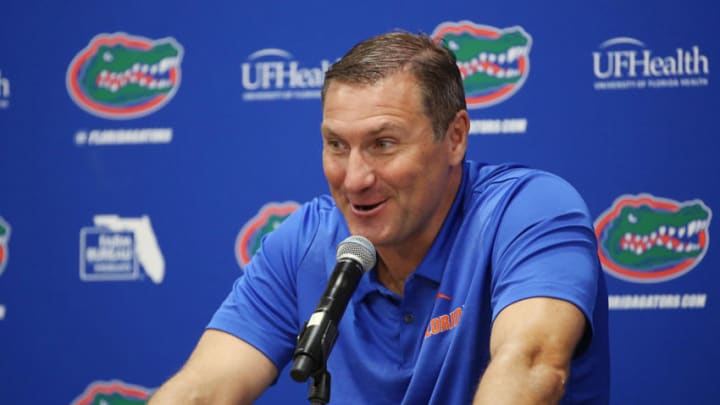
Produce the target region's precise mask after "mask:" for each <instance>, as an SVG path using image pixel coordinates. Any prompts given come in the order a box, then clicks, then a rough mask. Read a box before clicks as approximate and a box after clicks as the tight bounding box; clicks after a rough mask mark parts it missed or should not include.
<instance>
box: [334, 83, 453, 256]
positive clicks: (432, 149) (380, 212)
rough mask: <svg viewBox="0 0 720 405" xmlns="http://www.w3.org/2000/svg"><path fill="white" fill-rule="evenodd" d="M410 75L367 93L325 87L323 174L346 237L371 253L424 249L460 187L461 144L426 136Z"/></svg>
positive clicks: (365, 88) (428, 130)
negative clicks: (362, 240)
mask: <svg viewBox="0 0 720 405" xmlns="http://www.w3.org/2000/svg"><path fill="white" fill-rule="evenodd" d="M433 135H434V134H433V130H432V124H431V122H430V119H429V118H428V117H427V115H425V112H424V110H423V107H422V103H421V94H420V90H419V88H418V86H417V84H416V80H415V78H414V76H413V75H411V74H409V73H405V72H400V73H397V74H394V75H391V76H389V77H387V78H385V79H383V80H381V81H379V82H378V83H376V84H374V85H354V84H346V83H342V82H331V83H330V85H329V87H328V89H327V92H326V96H325V104H324V107H323V123H322V136H323V168H324V171H325V177H326V178H327V180H328V184H329V186H330V192H331V193H332V196H333V198H334V199H335V203H336V204H337V206H338V208H339V209H340V211H341V212H342V213H343V215H344V216H345V219H346V221H347V223H348V226H349V228H350V232H351V233H352V234H355V235H363V236H365V237H367V238H368V239H370V241H372V242H373V244H375V245H376V246H377V247H378V248H383V247H387V248H401V247H419V246H429V244H430V243H432V240H433V239H434V238H435V235H436V234H437V232H438V231H439V229H440V227H441V226H442V222H443V220H444V218H445V215H446V214H447V211H448V210H449V208H450V206H451V205H452V202H453V199H454V197H455V190H456V188H457V185H458V183H459V181H460V173H461V172H460V170H461V169H460V164H461V162H462V158H463V155H464V151H465V143H464V137H463V139H462V142H460V143H458V140H457V138H458V137H456V136H448V134H446V136H445V138H444V139H443V140H442V141H436V140H435V139H434V136H433Z"/></svg>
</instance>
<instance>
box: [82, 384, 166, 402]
mask: <svg viewBox="0 0 720 405" xmlns="http://www.w3.org/2000/svg"><path fill="white" fill-rule="evenodd" d="M151 392H152V390H150V389H148V388H145V387H141V386H138V385H133V384H127V383H124V382H122V381H119V380H112V381H95V382H93V383H92V384H90V385H89V386H88V387H87V389H86V390H85V392H83V393H82V394H81V395H80V396H79V397H77V398H75V400H74V401H73V402H72V403H71V404H70V405H96V404H102V405H141V404H146V403H147V401H148V398H150V393H151Z"/></svg>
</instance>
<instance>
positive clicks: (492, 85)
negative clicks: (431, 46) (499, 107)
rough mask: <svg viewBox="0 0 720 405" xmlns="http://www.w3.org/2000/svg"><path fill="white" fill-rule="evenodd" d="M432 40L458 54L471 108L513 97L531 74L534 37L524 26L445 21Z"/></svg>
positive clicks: (468, 104) (483, 106)
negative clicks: (502, 26) (500, 26)
mask: <svg viewBox="0 0 720 405" xmlns="http://www.w3.org/2000/svg"><path fill="white" fill-rule="evenodd" d="M432 38H433V39H434V40H435V41H437V42H440V43H443V44H445V46H446V47H447V48H448V49H450V50H451V51H453V53H454V54H455V57H456V59H457V65H458V68H459V69H460V74H461V75H462V78H463V86H464V87H465V97H466V103H467V107H468V108H470V109H473V108H485V107H489V106H491V105H494V104H497V103H500V102H502V101H504V100H506V99H508V98H510V97H511V96H512V95H513V94H515V93H516V92H517V91H518V90H520V88H521V87H522V85H523V83H525V80H526V79H527V77H528V74H529V72H530V57H529V54H530V46H531V44H532V38H531V37H530V35H529V34H528V33H527V32H525V30H524V29H523V28H522V27H519V26H515V27H510V28H503V29H499V28H495V27H491V26H487V25H479V24H475V23H473V22H470V21H461V22H445V23H442V24H440V25H439V26H438V27H437V28H435V31H434V32H433V34H432Z"/></svg>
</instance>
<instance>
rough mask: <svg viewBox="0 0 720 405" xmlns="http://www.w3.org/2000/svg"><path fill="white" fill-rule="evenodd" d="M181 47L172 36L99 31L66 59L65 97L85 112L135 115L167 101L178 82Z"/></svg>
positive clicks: (122, 116)
mask: <svg viewBox="0 0 720 405" xmlns="http://www.w3.org/2000/svg"><path fill="white" fill-rule="evenodd" d="M182 55H183V48H182V46H180V44H179V43H177V41H175V39H174V38H163V39H159V40H150V39H147V38H143V37H137V36H132V35H128V34H126V33H123V32H118V33H114V34H100V35H97V36H96V37H95V38H93V39H92V41H90V43H89V44H88V46H87V47H86V48H85V49H83V50H82V51H80V52H79V53H78V54H77V55H75V58H74V59H73V60H72V63H70V66H69V67H68V70H67V76H66V79H65V81H66V85H67V89H68V93H69V94H70V97H71V98H72V99H73V101H75V103H77V105H78V106H80V107H81V108H82V109H84V110H85V111H87V112H89V113H90V114H93V115H96V116H99V117H103V118H110V119H130V118H137V117H141V116H144V115H147V114H150V113H151V112H153V111H155V110H157V109H159V108H161V107H162V106H164V105H165V104H167V103H168V102H169V101H170V99H172V97H173V96H174V95H175V93H176V92H177V89H178V87H179V86H180V62H181V60H182Z"/></svg>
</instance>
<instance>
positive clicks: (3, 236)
mask: <svg viewBox="0 0 720 405" xmlns="http://www.w3.org/2000/svg"><path fill="white" fill-rule="evenodd" d="M9 240H10V225H9V224H8V223H7V222H5V219H4V218H3V217H0V275H2V273H3V271H5V266H6V265H7V261H8V241H9Z"/></svg>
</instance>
